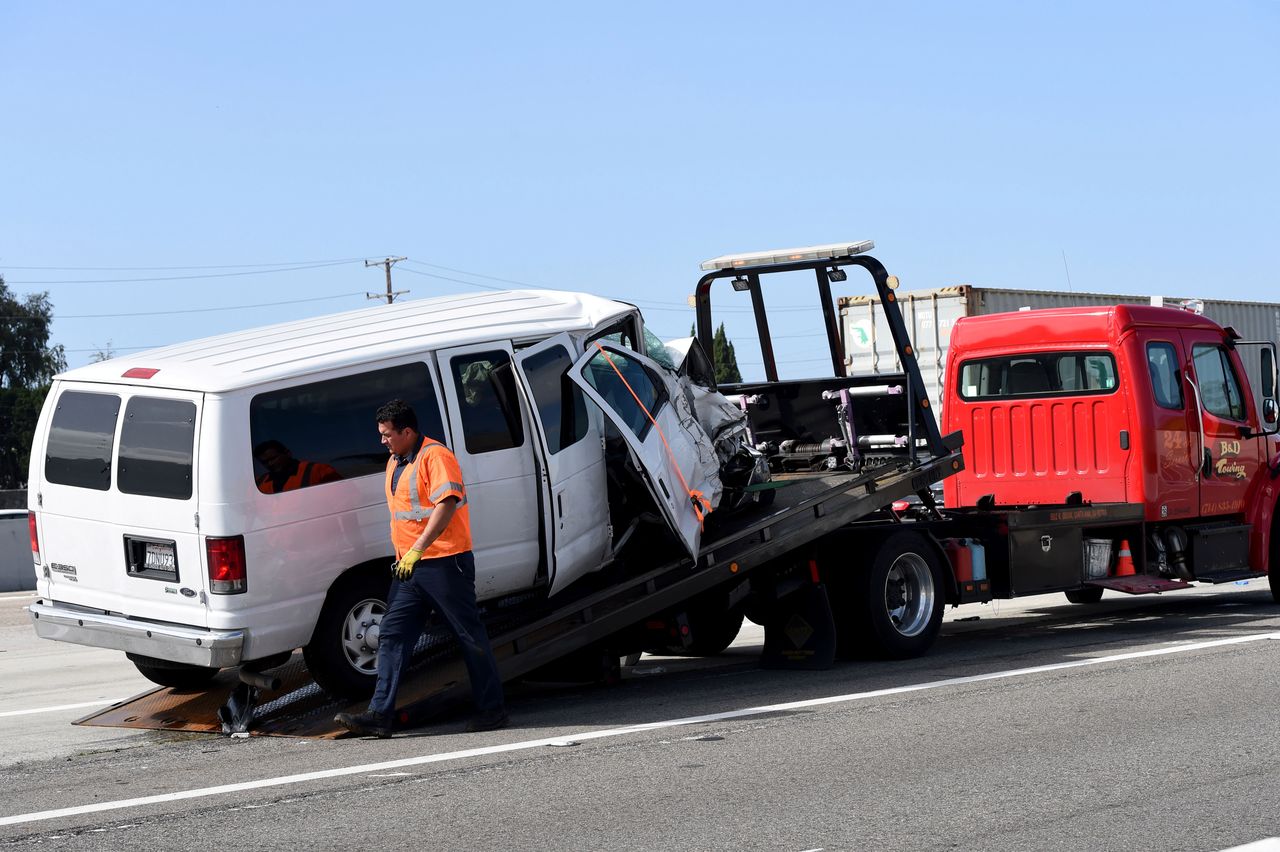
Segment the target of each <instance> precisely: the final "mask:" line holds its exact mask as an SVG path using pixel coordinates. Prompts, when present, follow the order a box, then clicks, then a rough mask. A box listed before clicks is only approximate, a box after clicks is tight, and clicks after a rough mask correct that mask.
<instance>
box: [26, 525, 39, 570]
mask: <svg viewBox="0 0 1280 852" xmlns="http://www.w3.org/2000/svg"><path fill="white" fill-rule="evenodd" d="M27 530H28V531H29V532H30V533H31V560H32V561H33V562H35V564H37V565H39V564H40V536H39V534H38V533H37V532H36V513H35V512H27Z"/></svg>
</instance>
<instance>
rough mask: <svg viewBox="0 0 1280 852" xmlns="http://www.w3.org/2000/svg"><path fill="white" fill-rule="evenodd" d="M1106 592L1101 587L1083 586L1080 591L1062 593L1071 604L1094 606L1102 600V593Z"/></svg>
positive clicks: (1073, 590)
mask: <svg viewBox="0 0 1280 852" xmlns="http://www.w3.org/2000/svg"><path fill="white" fill-rule="evenodd" d="M1104 591H1106V590H1105V589H1103V588H1102V587H1101V586H1085V587H1083V588H1080V589H1068V590H1067V591H1065V592H1063V594H1064V595H1066V596H1067V600H1069V601H1071V602H1072V603H1073V604H1095V603H1097V602H1098V601H1100V600H1102V593H1103V592H1104Z"/></svg>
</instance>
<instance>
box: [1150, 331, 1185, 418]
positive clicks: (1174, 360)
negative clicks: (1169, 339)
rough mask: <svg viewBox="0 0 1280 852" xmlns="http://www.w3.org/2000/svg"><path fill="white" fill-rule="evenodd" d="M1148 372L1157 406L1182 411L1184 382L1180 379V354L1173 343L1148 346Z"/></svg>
mask: <svg viewBox="0 0 1280 852" xmlns="http://www.w3.org/2000/svg"><path fill="white" fill-rule="evenodd" d="M1147 372H1148V373H1150V374H1151V392H1152V395H1153V396H1154V397H1155V401H1156V405H1158V406H1160V407H1161V408H1169V409H1172V410H1174V411H1181V410H1182V407H1183V401H1182V381H1181V380H1180V378H1179V377H1178V352H1177V350H1176V349H1174V348H1173V344H1172V343H1148V344H1147Z"/></svg>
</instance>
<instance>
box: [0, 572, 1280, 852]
mask: <svg viewBox="0 0 1280 852" xmlns="http://www.w3.org/2000/svg"><path fill="white" fill-rule="evenodd" d="M1111 594H1112V593H1108V597H1107V598H1105V599H1104V600H1103V601H1102V603H1100V604H1097V605H1093V606H1071V605H1069V604H1066V603H1065V601H1064V600H1063V599H1062V598H1061V597H1060V596H1046V597H1043V598H1030V599H1026V600H1025V601H1023V602H1001V603H1000V604H999V605H998V606H995V605H987V606H980V607H979V606H971V607H963V608H961V609H959V610H953V611H951V613H950V615H949V617H948V618H949V620H948V622H947V624H946V625H945V626H944V633H943V636H942V637H941V638H940V640H939V642H938V644H937V645H936V646H935V648H934V650H933V651H932V652H931V653H930V654H929V655H927V656H925V657H923V658H921V659H917V660H910V661H905V662H895V663H882V662H853V663H842V664H839V665H838V666H837V667H836V668H834V669H832V670H830V671H826V672H777V671H763V670H760V669H759V668H757V667H756V666H755V664H754V656H755V654H756V653H757V652H758V650H759V643H760V634H759V631H758V630H755V629H752V630H749V631H747V632H745V633H744V635H743V636H741V637H740V638H739V641H738V642H737V643H735V646H734V648H732V649H731V650H730V652H729V653H727V654H726V655H724V656H722V657H720V658H717V659H715V660H712V661H688V660H677V659H665V658H649V657H646V658H644V659H643V660H642V661H641V664H640V665H639V666H638V667H636V669H634V670H632V671H631V672H630V673H629V676H628V677H627V679H626V680H625V681H624V683H623V684H622V685H620V686H617V687H613V688H609V689H586V688H578V689H573V688H554V689H553V688H547V687H536V688H529V687H526V688H518V689H516V690H513V692H512V694H511V700H510V705H511V707H510V709H511V712H512V719H513V723H514V724H513V727H511V728H509V729H506V730H502V731H496V732H490V733H487V734H465V733H462V732H461V727H462V723H461V721H457V722H451V723H448V724H446V725H443V726H441V727H438V728H434V729H429V730H423V731H418V732H413V733H410V734H406V735H400V736H397V737H395V738H394V739H391V740H385V741H378V740H341V741H307V740H294V739H284V738H251V739H245V740H233V739H227V738H223V737H219V736H208V735H193V734H173V733H160V732H136V731H117V730H113V729H105V728H85V727H77V726H72V725H70V724H69V723H70V721H71V720H72V719H75V718H77V717H79V716H80V715H83V714H84V713H87V712H88V709H87V708H78V709H71V710H47V711H44V712H35V713H31V712H27V711H29V710H36V709H39V708H43V707H55V706H61V705H75V704H81V703H86V702H93V701H98V700H101V701H104V702H106V701H109V700H112V699H116V698H120V697H123V696H124V695H128V694H131V693H132V692H136V691H139V690H140V689H141V688H145V681H142V680H141V679H140V678H139V677H138V676H137V675H136V674H134V673H133V672H132V668H131V667H129V666H128V664H127V663H125V662H123V660H122V659H121V655H118V654H114V653H112V652H99V651H93V650H89V649H79V648H72V647H67V646H59V645H56V644H53V643H38V642H36V640H35V639H34V638H32V637H31V636H30V635H29V630H30V628H29V627H28V626H27V625H26V623H25V620H24V616H23V614H22V613H21V612H20V611H19V607H20V605H21V603H23V602H25V600H26V599H25V598H22V597H14V596H0V734H3V736H2V737H0V845H5V846H10V845H11V846H13V847H15V848H25V847H27V846H40V847H46V848H55V849H62V848H66V849H113V850H114V849H148V850H153V849H169V848H182V849H192V850H202V849H210V850H213V849H217V850H225V849H230V848H239V849H294V848H299V847H308V846H309V847H312V848H314V849H332V848H348V849H350V848H358V847H365V846H370V847H374V848H380V849H399V848H415V849H422V848H432V849H495V848H496V849H583V850H587V849H590V850H601V849H669V848H679V849H690V850H700V849H772V850H795V852H800V850H815V849H826V850H834V849H885V850H899V849H900V850H934V849H938V850H954V849H982V850H988V849H989V850H1029V849H1037V850H1038V849H1082V850H1085V849H1087V850H1111V849H1115V850H1221V849H1226V848H1230V847H1235V846H1240V845H1244V844H1255V845H1253V846H1251V848H1252V849H1259V850H1261V849H1264V848H1276V847H1277V846H1278V845H1280V844H1278V843H1277V842H1276V841H1267V840H1266V839H1267V838H1272V837H1275V836H1278V835H1280V820H1278V819H1277V816H1276V814H1277V811H1278V810H1280V793H1277V789H1278V788H1280V737H1277V736H1276V733H1277V730H1278V729H1280V720H1278V719H1277V710H1276V707H1277V705H1278V704H1280V677H1277V671H1278V670H1280V666H1278V665H1277V664H1278V663H1280V642H1278V641H1277V640H1280V607H1277V606H1276V605H1275V604H1273V603H1272V602H1271V596H1270V593H1269V592H1268V591H1266V587H1265V583H1261V584H1259V583H1257V582H1256V581H1255V583H1254V584H1253V585H1251V586H1247V587H1231V586H1228V587H1226V588H1225V589H1206V590H1197V591H1194V592H1185V593H1179V594H1175V595H1167V596H1164V597H1159V598H1153V597H1147V598H1126V597H1123V596H1116V597H1114V598H1113V597H1111ZM973 616H978V620H960V619H971V618H973Z"/></svg>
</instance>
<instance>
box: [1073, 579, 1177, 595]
mask: <svg viewBox="0 0 1280 852" xmlns="http://www.w3.org/2000/svg"><path fill="white" fill-rule="evenodd" d="M1085 585H1086V586H1100V587H1102V588H1104V589H1114V590H1115V591H1117V592H1124V593H1125V594H1127V595H1149V594H1153V593H1154V594H1159V593H1160V592H1173V591H1177V590H1178V589H1189V588H1191V584H1190V583H1188V582H1186V581H1185V580H1169V579H1165V578H1164V577H1152V576H1150V575H1148V574H1134V575H1132V576H1130V577H1108V578H1107V579H1105V580H1089V581H1088V582H1086V583H1085Z"/></svg>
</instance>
